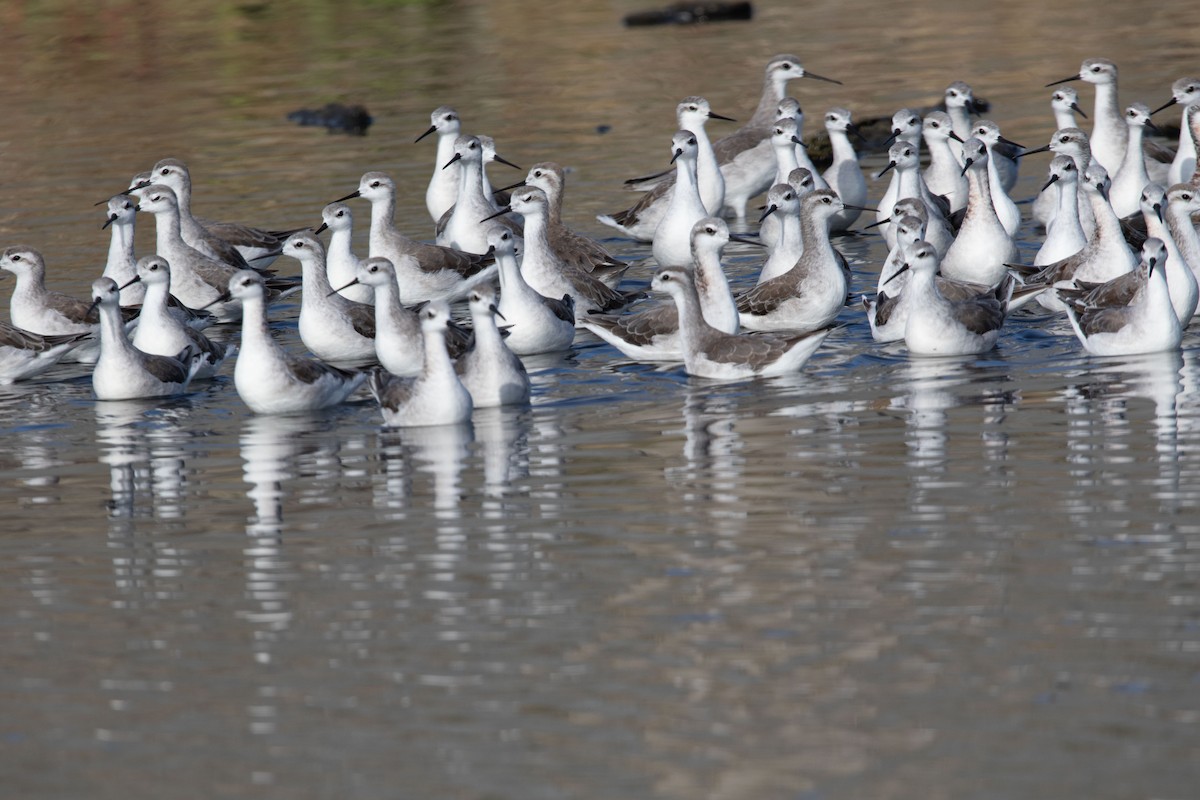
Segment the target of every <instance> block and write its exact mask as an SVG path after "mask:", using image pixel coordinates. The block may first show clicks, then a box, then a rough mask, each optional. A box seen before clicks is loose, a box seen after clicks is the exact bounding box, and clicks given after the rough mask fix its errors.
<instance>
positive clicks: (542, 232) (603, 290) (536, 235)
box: [500, 186, 637, 322]
mask: <svg viewBox="0 0 1200 800" xmlns="http://www.w3.org/2000/svg"><path fill="white" fill-rule="evenodd" d="M549 207H550V203H549V201H548V200H547V199H546V193H545V192H543V191H542V190H541V189H538V188H537V187H536V186H526V187H524V188H522V189H519V190H517V191H515V192H513V195H512V201H511V202H510V203H509V205H508V206H506V207H505V208H503V209H501V211H500V213H502V214H503V213H508V212H509V211H515V212H516V213H518V214H520V215H521V216H523V217H524V218H525V253H524V254H523V256H522V259H521V275H522V276H523V277H524V278H525V282H526V283H528V284H529V285H530V286H531V287H532V288H533V290H534V291H535V292H537V293H538V294H540V295H543V296H544V297H549V298H555V297H562V296H563V295H570V296H571V298H572V299H573V300H574V301H575V319H576V321H577V322H578V321H579V320H581V319H584V318H586V315H587V314H588V313H590V312H593V311H598V312H605V311H612V310H615V309H617V308H621V307H622V306H624V305H627V304H628V303H629V302H630V301H631V300H633V299H634V297H636V296H637V295H636V294H622V293H621V292H618V291H616V290H615V289H611V288H609V287H608V286H607V285H606V284H604V283H602V282H601V281H599V280H597V279H596V278H594V277H592V275H591V274H589V273H587V272H585V271H584V270H583V269H582V268H580V267H578V266H575V265H572V264H568V263H566V262H564V261H563V260H562V259H561V258H559V256H558V255H557V254H556V253H555V252H554V250H553V249H551V247H550V240H549V237H548V234H547V230H546V220H547V219H548V218H549Z"/></svg>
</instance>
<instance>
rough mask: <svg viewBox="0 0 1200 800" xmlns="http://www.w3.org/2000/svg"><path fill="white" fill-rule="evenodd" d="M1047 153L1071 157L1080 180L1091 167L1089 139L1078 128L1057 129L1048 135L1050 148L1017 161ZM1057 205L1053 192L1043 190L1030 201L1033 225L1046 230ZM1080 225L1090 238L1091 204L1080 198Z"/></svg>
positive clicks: (1030, 152)
mask: <svg viewBox="0 0 1200 800" xmlns="http://www.w3.org/2000/svg"><path fill="white" fill-rule="evenodd" d="M1047 150H1050V151H1052V152H1054V153H1055V154H1056V155H1060V156H1070V157H1071V158H1072V159H1074V161H1075V166H1076V167H1077V168H1078V170H1079V175H1080V177H1081V178H1082V176H1083V175H1084V174H1085V173H1086V172H1087V168H1088V167H1090V166H1091V164H1092V148H1091V145H1089V144H1088V135H1087V134H1086V133H1084V132H1083V131H1082V130H1080V129H1079V128H1060V129H1059V130H1056V131H1055V132H1054V133H1053V135H1051V137H1050V143H1049V144H1047V145H1043V146H1042V147H1035V148H1034V149H1032V150H1026V151H1025V152H1024V153H1021V155H1020V157H1021V158H1024V157H1025V156H1029V155H1033V154H1034V153H1044V152H1046V151H1047ZM1057 202H1058V201H1057V198H1056V196H1055V195H1054V194H1053V193H1052V192H1047V191H1046V190H1045V189H1043V190H1042V191H1041V193H1039V194H1038V196H1037V199H1035V200H1034V201H1033V219H1034V221H1035V222H1037V223H1038V224H1040V225H1041V226H1042V227H1048V226H1049V224H1050V220H1051V219H1053V217H1054V212H1055V209H1056V208H1057ZM1079 225H1080V227H1082V228H1083V233H1084V235H1085V236H1087V237H1088V238H1091V235H1092V232H1093V231H1094V230H1095V228H1096V220H1095V218H1094V217H1093V216H1092V207H1091V204H1090V203H1089V202H1088V200H1087V198H1086V197H1084V196H1083V195H1082V194H1080V196H1079Z"/></svg>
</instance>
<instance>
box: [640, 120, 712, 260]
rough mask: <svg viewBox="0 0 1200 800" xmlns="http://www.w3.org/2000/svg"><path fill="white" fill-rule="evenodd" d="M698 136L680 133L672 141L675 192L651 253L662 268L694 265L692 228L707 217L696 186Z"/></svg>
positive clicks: (672, 194) (655, 237)
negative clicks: (692, 263)
mask: <svg viewBox="0 0 1200 800" xmlns="http://www.w3.org/2000/svg"><path fill="white" fill-rule="evenodd" d="M696 147H697V144H696V136H695V134H693V133H692V132H691V131H682V130H681V131H677V132H676V133H675V135H674V136H673V137H671V153H672V155H671V163H672V164H674V165H675V188H674V190H673V191H672V192H671V201H670V203H669V204H668V205H667V210H666V213H665V214H663V217H662V219H661V220H660V221H659V223H658V227H657V228H655V230H654V241H653V242H652V243H651V246H650V252H651V253H652V254H653V255H654V260H655V261H657V262H658V265H659V266H660V267H676V266H684V267H686V266H689V265H690V264H691V261H692V244H691V238H692V227H693V226H694V225H695V224H696V223H697V222H698V221H700V220H701V219H703V218H704V217H705V216H707V213H706V212H705V210H704V202H703V201H702V200H701V199H700V191H699V189H698V187H697V186H696Z"/></svg>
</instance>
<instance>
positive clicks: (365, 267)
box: [342, 258, 470, 376]
mask: <svg viewBox="0 0 1200 800" xmlns="http://www.w3.org/2000/svg"><path fill="white" fill-rule="evenodd" d="M350 285H352V286H358V285H362V286H366V287H367V288H368V289H370V290H372V292H373V294H374V298H375V357H376V358H377V359H378V360H379V363H380V364H382V365H383V368H384V369H386V370H387V371H388V372H390V373H392V374H393V375H400V376H410V375H416V374H417V373H419V372H420V371H421V364H422V363H423V361H424V354H423V352H422V343H421V321H420V320H419V319H418V318H417V314H416V312H414V311H412V310H411V309H408V308H405V307H404V306H402V305H401V304H400V295H399V292H398V291H397V289H396V271H395V269H394V268H393V267H392V262H391V261H388V260H387V259H386V258H364V259H363V260H362V261H361V262H359V265H358V272H357V273H356V274H355V277H354V280H352V281H351V282H350ZM342 288H344V287H342ZM469 340H470V336H469V334H468V333H466V332H465V331H463V330H462V329H461V328H458V327H456V326H451V327H450V329H449V332H448V335H447V345H448V347H449V349H450V355H451V356H456V355H458V354H459V353H461V352H462V351H463V350H465V349H466V347H467V344H468V342H469Z"/></svg>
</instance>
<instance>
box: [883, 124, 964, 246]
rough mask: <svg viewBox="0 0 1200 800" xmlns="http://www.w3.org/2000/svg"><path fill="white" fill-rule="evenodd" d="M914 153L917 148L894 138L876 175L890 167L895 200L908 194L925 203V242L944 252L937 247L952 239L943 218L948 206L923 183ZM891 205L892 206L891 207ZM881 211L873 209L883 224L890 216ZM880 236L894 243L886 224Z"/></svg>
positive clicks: (889, 227)
mask: <svg viewBox="0 0 1200 800" xmlns="http://www.w3.org/2000/svg"><path fill="white" fill-rule="evenodd" d="M917 153H918V150H917V148H916V147H915V146H913V145H911V144H909V143H908V142H907V141H904V140H900V141H897V142H896V143H895V144H893V145H892V146H891V147H890V148H888V163H887V166H885V167H884V168H883V169H882V170H881V171H880V172H879V175H880V176H882V175H884V174H885V173H887V172H889V171H891V170H895V171H896V200H895V202H896V203H898V202H900V201H901V200H904V199H907V198H910V197H911V198H915V199H917V200H920V201H921V202H922V203H923V204H924V205H925V216H926V221H925V228H926V231H927V232H928V235H929V239H928V241H929V242H931V243H932V244H933V245H934V246H935V247H937V248H939V250H938V252H945V251H944V250H942V249H941V248H942V247H946V248H949V247H950V243H951V241H953V239H954V234H953V233H951V231H950V224H949V223H948V222H947V221H946V213H947V212H948V211H949V205H948V204H947V203H946V202H945V201H944V200H942V199H941V198H937V197H935V196H934V195H933V193H932V192H930V191H929V188H928V187H927V186H926V185H925V180H924V179H923V178H922V177H921V168H920V163H919V162H918V160H917ZM877 177H878V176H877ZM894 208H895V206H894V205H893V210H894ZM881 212H882V209H880V210H879V211H878V212H876V214H877V216H876V219H878V220H880V222H884V223H886V222H887V221H888V220H889V219H890V215H887V214H881ZM880 216H882V219H880ZM883 237H884V239H885V240H886V241H887V243H888V246H889V247H891V246H893V245H894V244H895V238H894V235H893V233H892V230H891V225H890V224H885V225H884V226H883Z"/></svg>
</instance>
